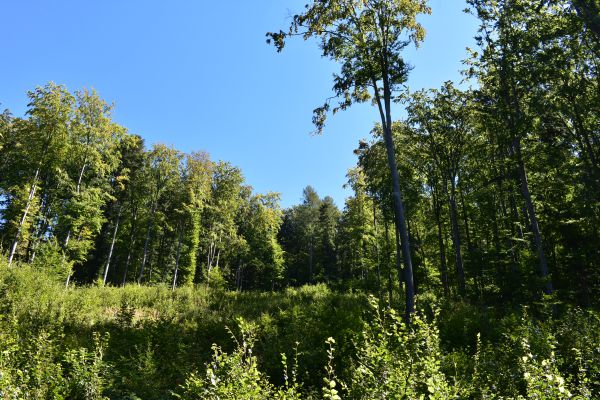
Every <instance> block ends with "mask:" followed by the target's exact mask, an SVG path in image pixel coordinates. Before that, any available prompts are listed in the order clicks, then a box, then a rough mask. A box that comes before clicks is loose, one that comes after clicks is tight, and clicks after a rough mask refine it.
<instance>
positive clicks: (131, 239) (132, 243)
mask: <svg viewBox="0 0 600 400" xmlns="http://www.w3.org/2000/svg"><path fill="white" fill-rule="evenodd" d="M136 222H137V207H136V209H135V210H134V212H133V221H132V223H131V231H130V234H129V246H128V250H127V260H126V261H125V269H124V271H123V287H125V283H127V272H129V263H130V262H131V252H132V251H133V247H134V246H135V228H136Z"/></svg>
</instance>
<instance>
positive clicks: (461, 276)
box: [448, 176, 466, 296]
mask: <svg viewBox="0 0 600 400" xmlns="http://www.w3.org/2000/svg"><path fill="white" fill-rule="evenodd" d="M448 202H449V206H450V223H451V224H452V245H453V246H454V256H455V263H456V277H457V279H458V289H459V291H460V294H461V295H462V296H464V295H465V293H466V286H465V270H464V267H463V259H462V254H461V250H460V247H461V246H460V230H459V228H458V215H457V214H458V212H457V210H456V177H453V176H451V177H450V196H448Z"/></svg>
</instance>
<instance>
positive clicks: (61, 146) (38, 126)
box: [8, 83, 74, 265]
mask: <svg viewBox="0 0 600 400" xmlns="http://www.w3.org/2000/svg"><path fill="white" fill-rule="evenodd" d="M28 97H29V99H30V102H29V105H28V106H29V109H28V110H27V115H29V117H30V118H29V120H28V121H27V122H24V123H22V124H19V126H18V128H17V129H18V131H16V134H17V135H18V136H19V137H20V140H21V141H22V142H21V143H22V144H23V147H21V148H19V149H18V151H19V152H20V153H21V157H23V159H22V160H23V161H24V163H23V165H21V167H22V169H20V172H21V173H22V174H24V175H25V176H26V177H27V178H25V181H22V182H20V183H19V184H18V185H19V186H17V187H15V189H16V190H17V191H19V190H20V189H24V188H25V187H28V190H27V191H23V190H20V193H21V194H22V195H23V197H22V198H21V202H20V204H21V206H20V207H18V208H19V210H15V216H16V215H19V217H18V219H14V220H12V221H10V222H9V223H10V224H11V225H12V227H13V230H14V236H13V237H14V239H13V241H12V244H11V246H10V249H9V254H8V265H11V263H12V261H13V258H14V256H15V254H16V252H17V249H18V246H19V243H20V239H21V235H22V233H23V231H24V230H26V228H27V225H28V224H29V223H30V222H31V218H30V215H31V213H30V211H32V205H35V203H36V192H37V190H38V187H39V184H40V180H41V181H42V182H44V183H48V179H45V178H44V179H41V178H43V177H42V175H45V176H46V177H48V176H49V174H52V173H55V172H56V169H57V168H58V167H59V165H60V163H61V162H62V160H63V157H64V155H65V154H66V152H67V151H68V143H67V139H68V136H69V130H70V125H71V122H72V117H73V115H72V114H73V102H74V99H73V96H72V95H71V94H70V93H69V92H68V91H67V90H66V89H65V87H64V86H59V85H55V84H54V83H49V84H48V85H46V86H45V87H43V88H42V87H38V88H36V89H35V90H34V91H32V92H29V93H28ZM45 186H46V187H45V188H42V190H45V189H47V185H45ZM47 193H48V192H47V191H46V192H44V194H47ZM38 201H39V198H38ZM18 203H19V202H12V204H13V205H16V204H18ZM38 204H39V203H38Z"/></svg>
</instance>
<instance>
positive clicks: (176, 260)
mask: <svg viewBox="0 0 600 400" xmlns="http://www.w3.org/2000/svg"><path fill="white" fill-rule="evenodd" d="M183 230H184V229H183V223H181V225H180V230H179V238H178V240H177V255H176V256H175V272H173V288H172V289H173V290H175V287H176V286H177V273H178V272H179V259H180V256H181V242H182V241H183Z"/></svg>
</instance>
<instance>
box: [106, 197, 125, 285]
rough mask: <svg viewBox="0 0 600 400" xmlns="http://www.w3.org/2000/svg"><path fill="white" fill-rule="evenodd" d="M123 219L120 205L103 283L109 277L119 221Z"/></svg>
mask: <svg viewBox="0 0 600 400" xmlns="http://www.w3.org/2000/svg"><path fill="white" fill-rule="evenodd" d="M120 221H121V207H120V206H119V213H118V214H117V222H115V229H114V231H113V237H112V241H111V242H110V250H109V251H108V259H107V260H106V267H105V268H104V280H103V284H104V285H106V278H107V277H108V269H109V268H110V261H111V259H112V254H113V249H114V248H115V241H116V240H117V232H118V231H119V222H120Z"/></svg>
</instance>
